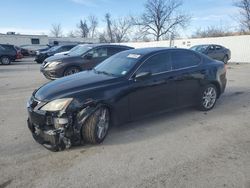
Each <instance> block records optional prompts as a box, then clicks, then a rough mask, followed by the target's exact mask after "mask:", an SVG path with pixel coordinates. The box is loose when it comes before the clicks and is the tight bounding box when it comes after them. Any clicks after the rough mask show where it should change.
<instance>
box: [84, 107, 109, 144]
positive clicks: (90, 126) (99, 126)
mask: <svg viewBox="0 0 250 188" xmlns="http://www.w3.org/2000/svg"><path fill="white" fill-rule="evenodd" d="M109 127H110V112H109V110H108V109H107V108H106V107H100V108H98V109H97V110H96V111H95V112H94V113H93V114H92V115H91V116H90V117H89V118H88V119H87V121H86V122H85V124H84V125H83V127H82V137H83V140H84V141H86V142H88V143H90V144H100V143H102V142H103V140H104V139H105V138H106V136H107V134H108V130H109Z"/></svg>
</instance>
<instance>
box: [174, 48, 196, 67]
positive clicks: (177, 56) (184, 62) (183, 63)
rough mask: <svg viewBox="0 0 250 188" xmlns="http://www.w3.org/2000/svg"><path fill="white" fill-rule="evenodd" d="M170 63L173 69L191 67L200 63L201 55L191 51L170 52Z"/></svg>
mask: <svg viewBox="0 0 250 188" xmlns="http://www.w3.org/2000/svg"><path fill="white" fill-rule="evenodd" d="M172 63H173V68H174V69H175V70H176V69H182V68H188V67H193V66H197V65H199V64H200V63H201V57H200V56H198V55H197V54H195V53H194V52H192V51H174V52H172Z"/></svg>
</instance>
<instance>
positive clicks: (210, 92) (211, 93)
mask: <svg viewBox="0 0 250 188" xmlns="http://www.w3.org/2000/svg"><path fill="white" fill-rule="evenodd" d="M217 98H218V91H217V88H216V87H215V85H213V84H209V85H206V86H204V87H203V88H202V89H201V92H200V96H199V104H198V108H199V110H201V111H209V110H212V109H213V108H214V106H215V104H216V101H217Z"/></svg>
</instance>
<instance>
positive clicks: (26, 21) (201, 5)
mask: <svg viewBox="0 0 250 188" xmlns="http://www.w3.org/2000/svg"><path fill="white" fill-rule="evenodd" d="M233 1H235V0H183V2H184V4H183V8H182V9H183V10H184V11H185V12H187V13H189V14H190V15H191V16H192V20H191V23H190V25H189V27H188V28H187V29H186V30H184V31H182V32H181V35H182V36H188V35H190V34H192V32H193V31H195V30H196V29H197V28H206V27H207V26H212V25H214V26H222V27H227V28H230V29H234V28H235V27H236V26H237V21H236V17H237V14H238V10H237V8H235V7H234V6H233ZM145 2H146V0H22V1H20V0H1V2H0V5H1V6H0V7H1V16H0V33H6V32H7V31H15V32H18V33H21V34H49V32H50V31H49V30H50V28H51V24H54V23H56V24H57V23H60V24H61V25H62V28H63V31H64V34H67V32H69V31H70V30H75V29H76V24H77V23H78V22H79V20H80V19H85V18H86V17H88V15H90V14H93V15H96V16H97V17H98V18H99V22H100V24H99V26H100V27H104V23H103V20H104V15H105V13H107V12H109V13H110V14H111V16H112V17H113V18H115V17H122V16H126V15H138V14H140V13H141V12H142V11H143V5H144V4H145Z"/></svg>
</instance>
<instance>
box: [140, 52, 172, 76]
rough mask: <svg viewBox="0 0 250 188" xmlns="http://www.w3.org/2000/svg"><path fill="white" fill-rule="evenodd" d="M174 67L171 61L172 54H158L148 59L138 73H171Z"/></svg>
mask: <svg viewBox="0 0 250 188" xmlns="http://www.w3.org/2000/svg"><path fill="white" fill-rule="evenodd" d="M171 69H172V65H171V61H170V53H169V52H165V53H160V54H156V55H154V56H152V57H150V58H149V59H147V60H146V61H145V62H144V63H143V65H142V66H141V67H140V68H139V70H138V71H137V74H139V73H142V72H150V73H152V74H157V73H162V72H166V71H171Z"/></svg>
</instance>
